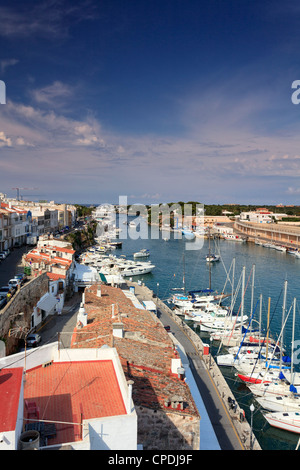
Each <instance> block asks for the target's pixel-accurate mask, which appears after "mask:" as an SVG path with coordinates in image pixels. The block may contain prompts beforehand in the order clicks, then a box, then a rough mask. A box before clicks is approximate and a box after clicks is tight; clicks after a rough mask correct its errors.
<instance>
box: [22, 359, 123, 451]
mask: <svg viewBox="0 0 300 470" xmlns="http://www.w3.org/2000/svg"><path fill="white" fill-rule="evenodd" d="M24 399H25V400H29V401H34V402H35V403H36V405H37V406H38V408H39V419H40V420H45V421H46V420H49V421H55V422H56V424H55V427H56V437H54V438H51V439H50V440H49V441H48V445H55V444H61V443H66V442H73V441H78V440H80V439H81V432H80V426H79V425H78V424H76V423H80V422H81V416H82V418H83V419H92V418H103V417H108V416H117V415H123V414H126V408H125V405H124V402H123V398H122V395H121V391H120V388H119V384H118V380H117V377H116V373H115V370H114V366H113V362H112V361H110V360H103V361H83V362H67V363H65V362H64V363H53V364H52V365H51V366H48V367H37V368H35V369H32V370H29V371H27V376H26V383H25V388H24ZM26 417H27V414H26V410H25V412H24V418H26ZM72 423H75V424H72Z"/></svg>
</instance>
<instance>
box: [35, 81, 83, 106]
mask: <svg viewBox="0 0 300 470" xmlns="http://www.w3.org/2000/svg"><path fill="white" fill-rule="evenodd" d="M73 92H74V89H73V88H72V87H70V86H69V85H66V84H64V83H62V82H60V81H55V82H53V83H52V84H51V85H48V86H45V87H43V88H39V89H36V90H33V91H32V93H31V94H32V97H33V99H34V100H35V101H36V102H37V103H43V104H47V105H50V106H52V107H57V106H59V105H61V104H62V103H63V102H64V101H65V99H66V98H70V97H71V96H73Z"/></svg>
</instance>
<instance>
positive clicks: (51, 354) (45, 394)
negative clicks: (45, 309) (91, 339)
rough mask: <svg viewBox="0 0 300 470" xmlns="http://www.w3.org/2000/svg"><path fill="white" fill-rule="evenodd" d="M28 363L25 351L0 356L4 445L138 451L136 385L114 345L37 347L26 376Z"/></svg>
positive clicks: (29, 357)
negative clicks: (89, 347) (128, 380)
mask: <svg viewBox="0 0 300 470" xmlns="http://www.w3.org/2000/svg"><path fill="white" fill-rule="evenodd" d="M24 364H25V352H22V353H18V354H14V355H12V356H7V357H4V358H1V359H0V381H1V400H0V450H17V449H21V450H25V449H53V450H56V449H71V450H137V415H136V411H135V408H134V404H133V401H132V386H134V385H133V384H132V383H127V381H126V378H125V375H124V372H123V369H122V366H121V363H120V360H119V356H118V354H117V351H116V349H115V348H110V347H108V346H106V347H102V348H100V349H94V348H93V349H84V348H80V349H60V348H59V344H58V343H57V342H55V343H51V344H48V345H45V346H41V347H38V348H36V349H35V350H34V354H28V353H27V356H26V381H24V380H23V374H24V372H25V371H24ZM45 365H46V367H45ZM41 421H42V422H43V421H44V425H43V424H41ZM30 422H34V423H35V425H34V427H35V429H37V428H38V429H39V431H38V432H37V431H31V430H30ZM45 423H46V424H47V425H48V430H47V429H46V428H45ZM23 424H24V428H25V433H28V432H31V434H32V435H31V442H30V441H29V439H28V435H27V434H24V433H23V430H22V427H23Z"/></svg>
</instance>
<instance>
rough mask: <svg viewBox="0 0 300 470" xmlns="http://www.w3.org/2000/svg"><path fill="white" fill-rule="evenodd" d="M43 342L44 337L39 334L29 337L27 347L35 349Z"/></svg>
mask: <svg viewBox="0 0 300 470" xmlns="http://www.w3.org/2000/svg"><path fill="white" fill-rule="evenodd" d="M41 340H42V337H41V336H40V335H38V334H37V333H34V334H31V335H28V336H27V338H26V345H27V346H28V347H32V348H35V347H36V346H37V345H38V344H39V343H40V342H41Z"/></svg>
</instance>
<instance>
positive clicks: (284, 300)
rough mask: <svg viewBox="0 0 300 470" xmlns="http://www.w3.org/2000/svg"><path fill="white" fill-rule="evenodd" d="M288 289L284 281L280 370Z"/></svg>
mask: <svg viewBox="0 0 300 470" xmlns="http://www.w3.org/2000/svg"><path fill="white" fill-rule="evenodd" d="M286 290H287V281H284V294H283V303H282V317H281V328H282V335H281V350H280V371H281V368H282V352H283V327H284V317H285V310H286Z"/></svg>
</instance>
